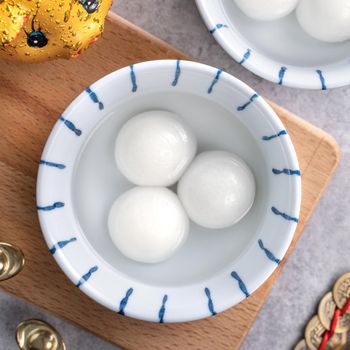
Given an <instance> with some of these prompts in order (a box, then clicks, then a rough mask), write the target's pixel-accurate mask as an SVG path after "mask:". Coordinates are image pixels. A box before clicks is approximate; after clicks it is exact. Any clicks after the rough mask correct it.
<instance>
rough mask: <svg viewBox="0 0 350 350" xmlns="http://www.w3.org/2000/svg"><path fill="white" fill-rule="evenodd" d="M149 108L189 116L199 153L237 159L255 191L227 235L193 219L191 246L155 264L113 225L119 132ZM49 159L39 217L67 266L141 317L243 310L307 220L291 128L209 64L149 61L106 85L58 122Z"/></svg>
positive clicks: (123, 183)
mask: <svg viewBox="0 0 350 350" xmlns="http://www.w3.org/2000/svg"><path fill="white" fill-rule="evenodd" d="M150 109H157V110H159V109H164V110H169V111H171V112H175V113H178V114H179V115H180V116H182V118H183V119H185V120H186V123H187V124H189V126H190V127H191V128H192V130H193V131H194V132H195V134H196V136H197V138H198V146H199V151H204V150H211V149H221V150H227V151H232V152H234V153H236V154H238V155H239V156H240V157H241V158H243V159H244V160H245V161H246V162H247V164H248V165H249V166H250V168H251V169H252V171H253V173H254V176H255V179H256V186H257V193H256V200H255V203H254V205H253V207H252V209H251V211H250V212H249V214H248V215H247V216H246V217H245V218H244V219H243V220H241V221H240V222H239V223H238V224H236V225H235V226H233V227H230V228H227V229H222V230H209V229H205V228H202V227H199V226H196V225H194V224H191V228H190V234H189V238H188V240H187V242H186V243H185V245H184V246H183V247H182V248H181V249H180V250H179V251H178V252H177V253H176V254H175V255H174V256H173V257H172V258H170V259H169V260H167V261H165V262H162V263H159V264H153V265H149V264H141V263H137V262H134V261H132V260H129V259H127V258H125V257H124V256H123V255H122V254H121V253H120V252H119V251H118V249H117V248H115V246H114V245H113V244H112V242H111V239H110V236H109V234H108V230H107V216H108V211H109V209H110V206H111V204H112V203H113V201H114V200H115V198H116V197H117V196H118V195H120V194H121V193H123V192H124V191H125V190H127V189H129V188H131V187H132V184H130V183H129V182H128V181H127V180H126V179H125V178H124V177H123V176H122V175H121V173H120V172H119V171H118V169H117V167H116V165H115V161H114V155H113V152H114V142H115V138H116V135H117V134H118V131H119V129H120V128H121V126H122V125H123V124H124V123H125V122H126V121H127V120H128V119H129V118H131V117H132V116H134V115H135V114H138V113H140V112H142V111H146V110H150ZM40 163H41V164H40V167H39V174H38V184H37V206H38V212H39V218H40V223H41V227H42V230H43V233H44V236H45V239H46V241H47V244H48V246H49V248H50V251H51V252H52V254H53V256H54V257H55V259H56V260H57V262H58V264H59V265H60V266H61V268H62V269H63V271H64V272H65V273H66V274H67V276H68V277H69V278H70V279H71V280H72V282H73V283H74V284H75V285H76V286H77V287H79V288H80V289H81V290H82V291H83V292H84V293H86V294H87V295H89V296H90V297H91V298H93V299H94V300H96V301H97V302H99V303H101V304H103V305H105V306H106V307H108V308H110V309H112V310H115V311H116V312H119V313H121V314H125V315H127V316H131V317H135V318H138V319H143V320H148V321H154V322H182V321H189V320H195V319H200V318H203V317H207V316H210V315H214V314H216V313H217V312H221V311H223V310H225V309H227V308H229V307H231V306H233V305H235V304H237V303H239V302H240V301H242V300H243V299H244V298H246V297H247V296H249V295H250V294H251V293H252V292H253V291H254V290H255V289H256V288H258V287H259V286H260V285H261V284H262V283H263V282H264V281H265V280H266V279H267V278H268V277H269V276H270V275H271V273H272V272H273V271H274V269H275V268H276V266H277V264H278V263H279V262H280V260H281V259H282V258H283V256H284V254H285V253H286V250H287V248H288V246H289V244H290V242H291V240H292V237H293V233H294V231H295V228H296V225H297V221H298V215H299V207H300V196H301V194H300V191H301V190H300V187H301V181H300V176H299V166H298V161H297V157H296V154H295V151H294V148H293V145H292V142H291V140H290V138H289V136H288V135H287V133H286V131H285V128H284V126H283V124H282V123H281V121H280V120H279V118H278V117H277V115H276V114H275V113H274V112H273V110H272V109H271V108H270V107H269V105H268V104H267V103H266V102H265V101H264V100H263V98H261V97H260V96H258V95H257V94H256V93H255V92H254V91H253V90H252V89H251V88H249V87H248V86H247V85H245V84H244V83H242V82H241V81H239V80H237V79H236V78H234V77H232V76H231V75H229V74H227V73H224V72H221V70H218V69H215V68H212V67H209V66H206V65H203V64H199V63H194V62H187V61H175V60H163V61H150V62H145V63H140V64H135V65H132V66H130V67H126V68H123V69H120V70H118V71H116V72H114V73H112V74H110V75H107V76H106V77H104V78H102V79H101V80H99V81H98V82H96V83H95V84H93V85H92V86H90V87H88V88H87V89H86V90H85V91H84V92H83V93H82V94H81V95H80V96H79V97H77V98H76V99H75V100H74V101H73V102H72V104H71V105H70V106H69V107H68V108H67V110H66V111H65V112H64V113H63V114H62V116H61V117H60V118H59V120H58V121H57V123H56V125H55V127H54V128H53V131H52V133H51V135H50V137H49V139H48V141H47V144H46V146H45V150H44V152H43V155H42V159H41V161H40ZM284 169H285V170H284Z"/></svg>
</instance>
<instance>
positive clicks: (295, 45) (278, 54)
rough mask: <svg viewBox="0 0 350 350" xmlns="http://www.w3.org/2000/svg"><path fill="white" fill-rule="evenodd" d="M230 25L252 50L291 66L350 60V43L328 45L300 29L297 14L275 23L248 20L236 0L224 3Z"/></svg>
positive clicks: (224, 1)
mask: <svg viewBox="0 0 350 350" xmlns="http://www.w3.org/2000/svg"><path fill="white" fill-rule="evenodd" d="M222 7H223V9H224V11H225V13H226V19H227V21H228V22H229V26H230V27H232V28H235V29H236V30H237V31H238V32H240V33H241V35H242V36H243V37H244V38H245V39H246V40H247V42H248V43H249V47H250V48H252V49H255V50H257V51H260V52H261V53H263V54H265V55H266V56H268V57H273V58H274V59H275V60H277V61H280V62H284V64H288V65H296V66H300V67H315V66H322V65H328V64H333V63H335V62H339V61H342V60H345V59H348V58H349V52H350V40H348V41H345V42H341V43H325V42H322V41H320V40H316V39H314V38H312V37H311V36H309V35H308V34H307V33H305V32H304V31H303V29H302V28H301V27H300V25H299V23H298V21H297V18H296V14H295V11H293V12H292V13H291V14H290V15H288V16H286V17H283V18H281V19H279V20H275V21H258V20H254V19H251V18H249V17H247V16H246V15H245V14H244V13H243V12H242V11H241V10H240V9H239V8H238V7H237V6H236V4H235V2H234V1H233V0H222Z"/></svg>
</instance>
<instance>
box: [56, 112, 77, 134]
mask: <svg viewBox="0 0 350 350" xmlns="http://www.w3.org/2000/svg"><path fill="white" fill-rule="evenodd" d="M59 120H61V121H62V122H63V123H64V125H65V126H66V127H67V128H68V129H69V130H71V131H73V132H74V134H75V135H77V136H80V135H81V130H80V129H77V128H76V127H75V125H74V124H73V123H72V122H71V121H70V120H68V119H65V118H63V117H62V116H60V118H59Z"/></svg>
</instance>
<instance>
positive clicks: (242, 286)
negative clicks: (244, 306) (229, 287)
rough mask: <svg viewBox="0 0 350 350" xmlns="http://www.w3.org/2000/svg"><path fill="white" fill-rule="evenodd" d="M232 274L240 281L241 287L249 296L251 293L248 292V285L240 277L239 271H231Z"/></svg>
mask: <svg viewBox="0 0 350 350" xmlns="http://www.w3.org/2000/svg"><path fill="white" fill-rule="evenodd" d="M231 276H232V277H233V278H234V279H235V280H236V281H237V282H238V286H239V289H240V290H241V291H242V293H243V294H244V295H245V296H246V297H247V298H248V297H249V295H250V294H249V292H248V289H247V287H246V285H245V284H244V282H243V281H242V280H241V278H240V277H239V275H238V273H237V272H236V271H232V272H231Z"/></svg>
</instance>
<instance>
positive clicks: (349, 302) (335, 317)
mask: <svg viewBox="0 0 350 350" xmlns="http://www.w3.org/2000/svg"><path fill="white" fill-rule="evenodd" d="M349 309H350V297H349V298H348V300H347V301H346V303H345V305H344V306H343V307H342V308H341V309H338V307H336V309H335V311H334V314H333V318H332V322H331V327H330V329H329V331H325V332H324V334H323V339H322V342H321V344H320V346H319V348H318V350H324V349H325V347H326V345H327V342H328V340H329V339H330V338H332V337H333V335H334V333H335V329H336V327H337V323H338V320H339V317H340V316H343V315H344V314H346V313H347V312H348V310H349Z"/></svg>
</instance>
